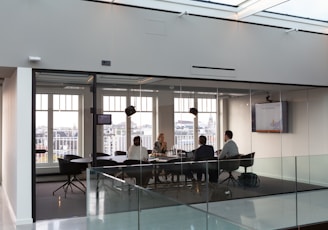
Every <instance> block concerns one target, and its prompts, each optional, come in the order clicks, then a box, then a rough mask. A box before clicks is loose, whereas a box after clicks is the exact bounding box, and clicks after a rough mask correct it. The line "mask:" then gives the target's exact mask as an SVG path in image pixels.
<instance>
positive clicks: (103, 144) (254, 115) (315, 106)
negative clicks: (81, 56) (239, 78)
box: [35, 73, 328, 178]
mask: <svg viewBox="0 0 328 230" xmlns="http://www.w3.org/2000/svg"><path fill="white" fill-rule="evenodd" d="M88 77H89V76H88V75H87V74H86V76H74V77H72V73H62V74H61V76H60V77H58V75H51V74H46V73H45V74H39V75H38V77H37V80H36V83H37V95H36V127H35V130H36V137H35V140H36V149H45V150H46V152H45V153H37V157H36V161H37V163H38V164H39V163H40V164H48V163H51V162H53V163H56V158H57V157H59V156H62V155H65V154H68V153H69V154H77V155H80V156H89V155H90V153H91V152H92V144H93V142H92V133H93V131H92V124H93V123H92V113H91V112H90V109H91V108H93V107H94V106H93V101H92V100H93V94H92V92H91V90H90V87H91V86H92V82H91V83H90V81H88ZM96 88H97V100H96V103H97V104H96V106H97V113H99V114H101V113H104V114H110V115H111V117H112V120H111V122H112V123H111V124H106V125H97V137H98V138H97V152H104V153H107V154H109V155H113V154H114V153H115V151H118V150H119V151H127V150H128V148H129V146H130V145H131V144H132V139H133V137H134V136H137V135H139V136H141V139H142V144H143V145H144V146H145V147H146V148H147V149H149V150H151V149H152V148H153V145H154V142H155V140H156V139H157V136H158V134H159V133H164V134H165V140H166V142H167V145H168V150H173V149H182V150H186V151H191V150H193V149H195V148H197V147H198V136H199V135H205V136H206V137H207V140H208V142H207V143H208V144H210V145H213V147H214V149H215V150H219V149H221V148H222V147H223V145H224V139H223V133H224V131H225V130H226V129H230V130H232V131H233V134H234V135H233V139H234V140H235V141H236V143H237V144H238V148H239V152H240V153H241V154H247V153H250V152H255V153H256V157H264V158H265V157H278V158H279V157H283V156H308V155H313V154H314V155H320V154H327V153H328V144H327V143H326V142H325V141H322V138H324V137H326V136H328V128H327V126H325V125H324V124H325V123H327V121H326V116H325V114H327V113H328V103H327V100H326V98H327V96H328V92H327V89H326V88H323V87H320V88H316V87H308V86H295V85H275V84H256V83H241V82H228V81H215V80H205V79H204V80H199V79H197V80H195V79H175V78H163V77H161V78H157V77H148V76H147V77H146V76H124V75H122V76H121V75H97V85H96ZM282 102H283V103H282ZM285 102H286V108H285V107H284V106H285V104H284V103H285ZM128 106H133V107H134V109H135V110H136V113H134V114H133V115H131V116H128V115H127V114H126V112H125V109H126V108H127V107H128ZM265 106H267V107H265ZM191 108H195V109H196V110H197V114H196V116H194V115H193V114H192V113H190V109H191ZM259 108H261V109H262V112H259V110H258V109H259ZM265 108H266V111H264V110H265ZM272 108H274V110H270V109H272ZM256 109H257V111H256ZM281 119H282V120H281ZM258 122H264V125H267V127H265V128H264V129H263V128H262V129H261V130H260V129H259V128H258V129H256V127H255V126H254V125H256V123H258ZM282 124H284V127H283V128H284V129H283V130H282V131H280V129H275V128H274V126H276V127H280V126H279V125H282ZM277 125H278V126H277ZM270 127H271V128H270ZM318 137H320V138H318ZM270 167H271V166H270V165H268V166H263V168H261V169H258V170H260V171H261V172H263V173H264V174H265V173H268V174H271V173H272V172H270V170H269V169H270ZM308 167H309V166H308ZM276 168H279V170H285V166H284V165H283V162H281V165H280V166H279V167H276ZM304 176H305V177H306V178H307V177H308V176H306V175H304Z"/></svg>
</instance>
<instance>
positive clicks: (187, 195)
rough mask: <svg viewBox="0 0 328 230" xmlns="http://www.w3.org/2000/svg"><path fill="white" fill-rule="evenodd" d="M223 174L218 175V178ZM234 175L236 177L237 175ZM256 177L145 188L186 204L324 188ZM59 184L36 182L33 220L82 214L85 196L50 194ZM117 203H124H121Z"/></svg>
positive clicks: (167, 182)
mask: <svg viewBox="0 0 328 230" xmlns="http://www.w3.org/2000/svg"><path fill="white" fill-rule="evenodd" d="M226 176H227V175H220V181H221V180H222V178H225V177H226ZM235 176H236V177H238V175H235ZM259 179H260V183H259V184H258V186H257V187H245V186H241V185H237V184H236V185H233V184H232V183H230V184H229V186H228V185H227V184H226V183H224V184H218V183H212V184H209V185H208V186H207V185H206V184H205V183H204V182H202V183H200V182H191V181H190V182H187V183H185V182H184V180H181V182H180V183H171V182H169V181H164V182H163V183H161V184H157V185H156V186H155V185H154V184H153V183H151V184H150V186H149V187H148V188H149V189H150V190H151V191H153V192H156V193H159V194H162V195H164V196H166V197H169V198H171V199H174V200H177V201H178V202H180V203H187V204H195V203H203V202H206V201H209V202H215V201H222V200H229V199H241V198H248V197H258V196H268V195H275V194H284V193H292V192H295V191H296V189H297V191H299V192H301V191H308V190H314V189H323V188H324V187H321V186H316V185H310V184H306V183H298V184H296V183H295V182H290V181H284V180H279V179H273V178H268V177H260V178H259ZM63 183H64V182H49V183H48V182H42V183H37V184H36V220H46V219H56V218H70V217H81V216H86V195H85V194H84V193H83V192H81V191H80V190H78V189H75V188H73V192H72V191H71V190H69V191H68V192H67V197H66V198H65V197H64V190H63V189H60V190H58V191H57V192H56V193H55V195H53V194H52V193H53V191H54V190H55V189H57V188H58V187H59V186H61V185H62V184H63ZM84 183H85V181H84ZM120 202H121V201H120ZM126 202H129V203H127V204H125V205H127V206H131V200H130V199H129V200H127V201H126ZM132 202H133V200H132ZM121 205H123V206H124V203H122V204H121Z"/></svg>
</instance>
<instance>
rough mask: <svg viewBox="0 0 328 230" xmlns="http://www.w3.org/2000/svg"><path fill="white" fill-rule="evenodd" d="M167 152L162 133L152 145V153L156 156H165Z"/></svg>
mask: <svg viewBox="0 0 328 230" xmlns="http://www.w3.org/2000/svg"><path fill="white" fill-rule="evenodd" d="M166 151H167V143H166V141H165V140H164V133H160V134H159V135H158V137H157V141H156V142H155V143H154V148H153V153H154V154H155V155H157V156H162V155H165V153H166Z"/></svg>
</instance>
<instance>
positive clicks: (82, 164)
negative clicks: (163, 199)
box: [64, 154, 88, 171]
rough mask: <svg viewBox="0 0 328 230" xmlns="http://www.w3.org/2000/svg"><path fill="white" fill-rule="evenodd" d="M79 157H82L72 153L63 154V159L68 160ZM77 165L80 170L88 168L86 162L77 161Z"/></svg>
mask: <svg viewBox="0 0 328 230" xmlns="http://www.w3.org/2000/svg"><path fill="white" fill-rule="evenodd" d="M80 158H82V157H81V156H78V155H74V154H66V155H64V160H68V161H71V160H74V159H80ZM76 164H77V163H76ZM77 165H78V166H79V167H80V168H81V171H85V170H86V169H87V168H88V164H87V163H78V164H77Z"/></svg>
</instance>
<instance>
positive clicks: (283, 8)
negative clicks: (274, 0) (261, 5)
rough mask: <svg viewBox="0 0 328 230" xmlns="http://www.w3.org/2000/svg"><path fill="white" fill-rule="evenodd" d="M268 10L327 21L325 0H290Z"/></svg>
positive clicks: (327, 14) (327, 6)
mask: <svg viewBox="0 0 328 230" xmlns="http://www.w3.org/2000/svg"><path fill="white" fill-rule="evenodd" d="M268 11H269V12H275V13H279V14H286V15H291V16H296V17H301V18H307V19H313V20H321V21H326V22H328V1H327V0H290V1H287V2H285V3H282V4H280V5H278V6H275V7H272V8H271V9H269V10H268Z"/></svg>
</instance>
